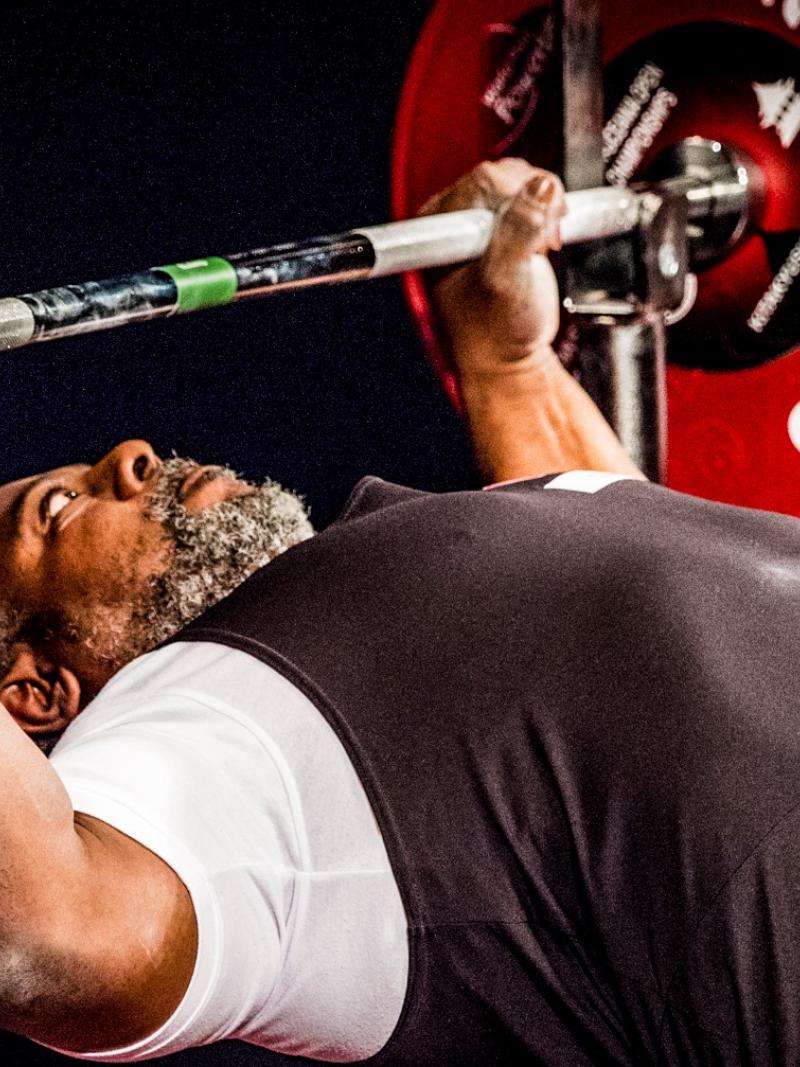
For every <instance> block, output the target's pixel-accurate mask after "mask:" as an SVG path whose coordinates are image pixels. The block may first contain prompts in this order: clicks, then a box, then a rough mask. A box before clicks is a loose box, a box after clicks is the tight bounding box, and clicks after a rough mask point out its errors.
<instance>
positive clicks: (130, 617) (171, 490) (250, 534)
mask: <svg viewBox="0 0 800 1067" xmlns="http://www.w3.org/2000/svg"><path fill="white" fill-rule="evenodd" d="M198 466H199V465H198V464H197V463H195V462H194V461H193V460H187V459H179V458H175V459H170V460H167V461H166V462H165V463H164V464H163V465H162V467H161V469H160V471H159V474H158V482H157V483H156V486H155V489H154V490H153V493H152V496H151V498H150V501H149V503H148V508H147V513H148V516H149V517H150V518H151V519H153V520H155V521H156V522H158V523H160V524H161V526H162V529H163V531H164V539H165V546H166V549H167V554H168V565H167V568H166V570H165V572H164V573H163V574H161V575H159V576H157V577H154V578H152V579H151V580H150V582H149V584H148V585H147V586H146V587H145V589H144V590H136V589H133V588H132V587H131V585H130V583H129V582H127V581H126V580H125V577H124V575H121V576H120V581H119V583H118V587H117V590H116V593H115V595H114V596H113V597H112V598H111V599H110V600H109V602H108V603H98V604H94V605H92V609H91V617H90V619H88V620H87V619H86V618H85V617H84V616H83V613H82V612H81V613H77V612H74V611H72V610H70V608H69V607H68V606H66V605H64V606H62V607H61V608H60V609H59V608H56V609H54V610H51V611H49V612H47V613H46V614H45V613H39V612H36V613H34V614H33V615H26V613H25V612H21V611H19V610H17V609H15V608H14V607H12V606H11V605H7V604H3V603H2V601H0V677H2V676H3V675H5V673H6V672H7V670H8V669H9V667H10V666H11V664H12V662H13V660H14V656H15V650H16V647H17V643H18V642H27V643H29V644H32V645H33V646H34V647H40V648H42V647H46V646H47V644H48V643H49V642H51V641H53V640H59V641H66V642H69V643H72V644H76V645H81V646H82V647H83V648H84V649H87V650H89V651H90V652H91V654H92V655H93V656H94V657H95V658H96V659H97V660H98V661H100V662H102V663H104V664H105V665H106V667H107V668H108V669H109V670H110V671H111V672H115V671H118V670H120V669H121V668H122V667H124V666H125V664H126V663H129V662H130V661H131V660H132V659H135V658H136V657H137V656H139V655H141V654H142V653H144V652H147V651H149V650H150V649H152V648H155V647H156V645H159V644H160V643H161V642H162V641H166V640H167V638H169V637H172V636H173V635H174V634H176V633H178V631H180V630H182V629H183V627H184V626H186V625H188V624H189V623H190V622H192V620H193V619H196V618H197V617H198V616H200V615H202V614H203V612H204V611H206V610H207V609H208V608H210V607H212V606H213V605H214V604H216V603H217V602H218V601H220V600H222V599H223V597H226V596H227V595H228V593H231V592H232V591H233V590H234V589H235V588H236V587H237V586H238V585H240V584H241V583H242V582H243V581H244V580H245V579H246V578H248V577H249V576H250V575H251V574H253V572H254V571H257V570H258V569H259V568H260V567H263V566H264V565H265V564H267V563H269V562H270V560H272V559H274V558H275V557H276V556H278V555H280V553H281V552H285V551H286V549H287V548H291V546H292V545H295V544H297V543H298V542H300V541H305V540H306V539H307V538H309V537H311V536H312V535H313V533H314V530H313V528H312V526H311V523H310V522H309V519H308V515H307V512H306V509H305V506H304V504H303V502H302V500H301V499H300V498H299V497H297V496H295V495H294V494H293V493H290V492H288V491H286V490H284V489H282V488H281V487H280V486H279V485H277V484H276V483H275V482H269V481H268V482H265V483H264V484H263V485H261V486H257V487H254V488H255V492H253V493H252V494H250V495H247V496H238V497H234V498H233V499H231V500H226V501H224V502H222V503H220V504H215V505H212V506H210V507H207V508H205V509H203V510H202V511H198V512H188V511H187V510H186V508H185V507H184V505H183V504H182V503H181V502H180V499H179V491H180V487H181V485H182V483H183V481H184V479H185V478H186V476H187V475H188V474H191V472H192V471H194V470H196V469H197V467H198ZM216 471H217V473H218V474H219V475H220V476H224V477H230V478H235V477H236V475H235V474H234V472H233V471H231V470H228V469H227V468H225V467H219V468H216ZM112 565H113V564H112ZM40 744H41V747H43V748H45V747H46V746H47V747H49V746H50V745H52V739H42V741H41V742H40Z"/></svg>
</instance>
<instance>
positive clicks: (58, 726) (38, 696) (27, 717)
mask: <svg viewBox="0 0 800 1067" xmlns="http://www.w3.org/2000/svg"><path fill="white" fill-rule="evenodd" d="M0 703H2V704H3V706H4V707H5V708H6V710H7V711H8V712H9V714H10V715H11V717H12V719H14V720H15V721H16V722H17V724H18V725H19V726H21V727H22V729H23V730H24V731H25V733H26V734H29V735H30V736H31V737H33V738H34V739H35V738H36V737H38V736H43V735H47V734H56V733H61V731H62V730H65V729H66V728H67V726H69V724H70V723H71V722H72V720H73V719H74V718H75V716H76V715H77V714H78V712H79V711H80V707H81V687H80V682H79V681H78V679H77V678H76V677H75V675H74V674H73V673H72V671H70V670H69V669H68V668H66V667H63V666H60V665H59V664H56V663H52V662H50V660H48V659H47V658H46V657H43V656H42V655H41V654H39V653H38V652H35V651H34V650H33V649H32V648H31V647H30V646H29V645H25V644H20V645H17V646H16V648H15V659H14V662H13V664H12V666H11V668H10V669H9V670H8V672H7V673H6V675H5V677H4V678H3V679H2V680H0Z"/></svg>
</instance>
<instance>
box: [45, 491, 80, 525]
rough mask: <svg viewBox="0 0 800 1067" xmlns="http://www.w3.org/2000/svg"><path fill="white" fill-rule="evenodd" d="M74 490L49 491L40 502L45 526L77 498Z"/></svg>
mask: <svg viewBox="0 0 800 1067" xmlns="http://www.w3.org/2000/svg"><path fill="white" fill-rule="evenodd" d="M77 495H78V494H77V492H76V491H75V490H74V489H51V490H50V492H49V493H47V495H46V496H45V498H44V500H43V501H42V509H41V511H42V520H43V521H44V523H45V525H46V524H47V523H48V522H50V521H51V520H52V519H54V518H55V517H56V515H58V513H59V511H62V510H63V509H64V508H65V507H66V506H67V504H69V503H70V501H72V500H74V499H75V497H76V496H77Z"/></svg>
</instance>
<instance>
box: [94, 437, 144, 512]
mask: <svg viewBox="0 0 800 1067" xmlns="http://www.w3.org/2000/svg"><path fill="white" fill-rule="evenodd" d="M160 466H161V460H160V459H159V458H158V456H157V455H156V453H155V452H154V451H153V448H152V446H151V445H150V444H149V443H148V442H147V441H123V442H122V443H121V444H119V445H117V446H116V448H112V449H111V451H110V452H109V453H108V454H107V455H105V456H103V458H102V459H101V460H100V462H99V463H96V464H95V465H94V467H92V469H91V470H90V471H89V473H88V475H87V480H88V481H89V482H90V483H91V484H92V486H93V487H94V488H95V490H96V491H98V492H106V493H107V492H111V493H113V495H114V496H116V497H117V498H118V499H119V500H130V498H131V497H134V496H136V495H137V494H139V493H141V491H142V489H144V487H145V486H146V485H147V483H148V482H149V480H150V479H151V478H152V476H153V475H154V474H155V472H156V471H157V470H158V468H159V467H160Z"/></svg>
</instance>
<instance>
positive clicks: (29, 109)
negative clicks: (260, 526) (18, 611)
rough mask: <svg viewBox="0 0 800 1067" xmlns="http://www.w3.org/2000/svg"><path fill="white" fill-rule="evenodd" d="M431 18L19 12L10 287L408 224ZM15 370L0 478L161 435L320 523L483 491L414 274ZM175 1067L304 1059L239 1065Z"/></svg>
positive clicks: (413, 13)
mask: <svg viewBox="0 0 800 1067" xmlns="http://www.w3.org/2000/svg"><path fill="white" fill-rule="evenodd" d="M429 6H430V4H429V3H428V2H426V0H396V2H392V3H389V2H384V3H381V2H380V0H371V2H370V0H349V2H345V0H328V2H327V3H326V4H325V6H324V7H322V6H319V5H317V4H314V3H306V2H302V0H301V2H298V0H294V2H292V3H286V4H283V5H278V4H276V3H271V2H269V0H262V2H241V0H240V2H231V0H227V2H222V3H218V4H216V5H213V4H210V3H205V2H195V3H191V4H190V3H188V2H187V3H185V4H181V3H176V2H170V0H161V2H158V3H155V2H152V0H130V2H126V3H113V4H112V3H81V2H76V0H73V2H72V3H70V4H69V5H67V4H64V5H61V4H57V3H52V4H44V3H37V2H29V3H11V5H10V6H9V5H8V4H6V7H5V13H4V15H3V36H2V45H1V46H0V47H1V48H2V52H1V53H0V54H1V55H2V68H0V69H1V70H2V74H1V76H0V293H2V294H4V295H10V294H13V293H16V292H24V291H29V290H32V289H37V288H42V287H45V286H49V285H59V284H65V283H67V282H73V281H83V280H87V279H90V278H102V277H109V276H112V275H114V274H118V273H125V272H127V271H130V270H135V269H138V268H140V267H147V266H150V265H152V264H155V263H164V262H167V263H169V262H175V261H180V260H184V259H191V258H195V257H197V256H202V255H208V254H212V253H224V252H233V251H237V250H240V249H245V248H250V247H256V246H258V245H260V244H268V243H273V242H277V241H282V240H292V239H294V238H299V237H303V236H311V235H315V234H318V233H326V232H335V231H336V230H341V229H347V228H350V227H353V226H358V225H365V224H367V223H369V222H373V223H374V222H380V221H385V220H387V219H388V217H389V159H390V146H391V134H392V125H393V121H394V113H395V108H396V105H397V100H398V96H399V92H400V87H401V85H402V80H403V74H404V70H405V66H406V64H407V62H408V59H409V56H410V53H411V50H412V48H413V45H414V41H415V40H416V37H417V35H418V33H419V30H420V27H421V25H422V22H423V20H424V17H425V14H426V12H427V10H428V8H429ZM0 367H2V390H3V400H4V403H3V408H2V410H3V415H4V417H3V418H2V421H0V456H1V457H2V469H1V470H0V479H1V480H8V479H10V478H14V477H19V476H20V475H23V474H27V473H31V472H33V471H38V470H42V469H46V468H48V467H52V466H56V465H59V464H63V463H68V462H73V461H76V460H88V461H92V460H93V459H95V458H98V457H99V456H100V455H102V454H103V453H104V452H105V451H106V450H107V449H108V448H109V447H111V446H112V445H113V444H114V443H115V442H117V441H119V440H122V439H124V438H126V437H145V438H148V439H149V440H151V441H152V442H153V444H154V445H155V446H156V448H157V449H158V450H159V451H161V452H162V453H164V452H169V451H170V450H172V449H175V450H176V451H177V452H178V453H179V454H185V455H190V456H194V457H196V458H198V459H202V460H205V461H223V462H227V463H230V464H231V465H233V466H234V467H235V468H237V469H238V470H240V471H242V472H244V473H245V474H246V475H248V476H250V477H254V478H258V477H261V476H264V475H270V476H272V477H275V478H277V479H278V480H281V481H283V482H284V483H286V484H288V485H290V486H291V487H292V488H294V489H297V490H298V491H300V492H302V493H303V494H304V495H305V496H306V498H307V500H308V501H309V503H310V505H311V509H312V518H313V519H314V521H315V522H316V524H317V525H318V526H323V525H325V524H326V523H327V522H329V521H330V520H331V519H332V518H333V516H334V515H335V513H336V511H337V510H338V508H339V507H340V506H341V504H342V503H343V501H344V499H345V498H346V496H347V493H348V492H349V490H350V489H351V487H352V485H353V484H354V482H355V481H356V480H357V478H358V477H360V476H361V475H362V474H363V473H366V472H373V473H376V474H379V475H381V476H382V477H385V478H389V479H393V480H396V481H401V482H405V483H407V484H411V485H414V486H419V487H421V488H431V489H437V490H440V489H447V488H457V487H462V486H465V485H468V484H472V482H473V481H474V478H475V475H474V471H473V468H472V461H471V457H470V451H469V445H468V441H467V437H466V433H465V431H464V427H463V425H462V424H461V422H460V420H459V419H458V417H457V416H456V415H455V414H454V413H453V412H452V411H451V409H450V408H449V406H448V404H447V403H446V401H445V400H444V398H443V396H442V395H441V393H440V391H439V388H438V385H437V383H436V381H435V380H434V377H433V375H432V373H431V372H430V370H429V369H428V367H427V365H426V363H425V359H424V355H423V353H422V348H421V345H420V343H419V342H418V340H417V336H416V333H415V330H414V326H413V324H412V322H411V319H410V316H409V314H408V312H407V310H406V307H405V304H404V300H403V297H402V292H401V289H400V286H399V284H398V282H397V281H396V280H395V279H387V280H384V281H379V282H370V283H366V284H364V283H362V284H360V285H350V286H336V287H332V288H325V289H316V290H314V291H307V292H296V293H287V294H279V295H276V296H274V297H273V298H271V299H266V300H262V301H255V302H250V303H248V304H247V305H246V306H245V305H239V306H235V307H230V308H225V309H219V310H212V311H207V312H202V313H200V314H198V315H195V316H191V315H189V316H185V317H184V318H181V319H175V320H172V321H168V322H160V323H146V324H143V325H138V326H129V327H125V328H123V329H120V330H111V331H107V332H105V333H102V332H101V333H97V334H94V335H91V336H89V337H85V338H71V339H67V340H63V341H56V342H54V343H51V344H44V345H38V346H34V347H31V348H29V349H23V350H20V351H18V352H11V353H7V354H3V355H2V356H0ZM53 891H54V892H57V887H55V886H54V887H53ZM62 1062H64V1063H66V1062H72V1063H74V1062H75V1061H74V1060H70V1061H67V1060H63V1059H62V1058H61V1057H58V1056H55V1055H53V1054H50V1053H49V1052H46V1051H44V1050H42V1049H39V1048H37V1047H35V1046H33V1045H28V1044H27V1043H26V1042H23V1041H20V1040H19V1039H16V1038H12V1037H10V1036H6V1037H3V1036H0V1063H3V1064H13V1065H16V1064H48V1065H49V1064H56V1063H62ZM158 1062H162V1061H158ZM170 1062H175V1063H180V1064H185V1065H187V1067H188V1065H192V1067H201V1065H202V1067H206V1065H212V1064H223V1063H224V1064H230V1065H234V1064H235V1065H236V1067H245V1065H247V1067H250V1065H255V1064H263V1063H284V1062H288V1061H284V1060H282V1059H280V1058H275V1057H270V1056H269V1055H262V1054H261V1053H259V1052H258V1051H257V1050H252V1049H248V1048H247V1047H246V1046H233V1047H231V1046H229V1047H227V1048H225V1047H220V1048H217V1049H204V1050H197V1051H195V1052H191V1053H186V1054H180V1055H179V1056H178V1057H176V1058H175V1059H174V1060H170Z"/></svg>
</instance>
